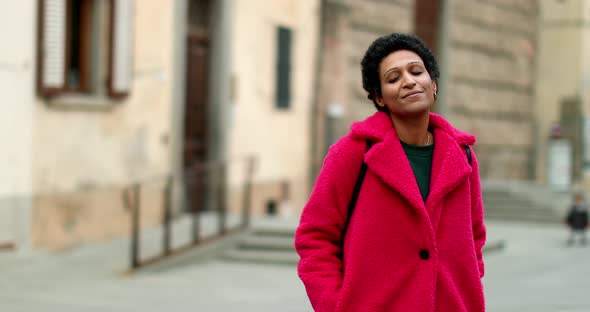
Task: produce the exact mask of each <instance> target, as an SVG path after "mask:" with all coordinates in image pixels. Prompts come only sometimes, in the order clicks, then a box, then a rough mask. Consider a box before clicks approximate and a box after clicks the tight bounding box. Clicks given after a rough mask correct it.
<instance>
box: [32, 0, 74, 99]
mask: <svg viewBox="0 0 590 312" xmlns="http://www.w3.org/2000/svg"><path fill="white" fill-rule="evenodd" d="M66 9H67V8H66V0H40V1H39V29H38V31H39V41H38V53H39V56H38V64H37V66H38V67H37V68H38V71H37V89H38V91H39V94H40V95H43V96H51V95H57V94H59V93H61V92H62V91H63V89H64V87H65V71H66V69H65V59H66Z"/></svg>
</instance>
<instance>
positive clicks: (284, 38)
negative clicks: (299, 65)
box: [275, 26, 293, 109]
mask: <svg viewBox="0 0 590 312" xmlns="http://www.w3.org/2000/svg"><path fill="white" fill-rule="evenodd" d="M277 34H278V38H277V76H276V89H275V90H276V91H275V92H276V102H275V103H276V104H275V105H276V108H279V109H288V108H289V107H290V105H291V44H292V37H293V35H292V31H291V29H289V28H286V27H282V26H279V27H278V31H277Z"/></svg>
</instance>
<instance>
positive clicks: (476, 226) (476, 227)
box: [470, 150, 486, 277]
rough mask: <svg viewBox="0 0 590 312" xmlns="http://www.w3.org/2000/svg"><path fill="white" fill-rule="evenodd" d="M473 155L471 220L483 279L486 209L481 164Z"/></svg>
mask: <svg viewBox="0 0 590 312" xmlns="http://www.w3.org/2000/svg"><path fill="white" fill-rule="evenodd" d="M471 155H473V163H472V166H471V167H472V172H471V178H470V179H471V181H470V184H471V218H472V226H473V239H474V241H475V254H476V256H477V262H478V267H479V276H480V277H483V276H484V273H485V267H484V261H483V253H482V249H483V246H484V244H485V242H486V226H485V224H484V207H483V197H482V193H481V181H480V176H479V163H478V162H477V159H476V156H475V153H474V152H473V150H472V151H471Z"/></svg>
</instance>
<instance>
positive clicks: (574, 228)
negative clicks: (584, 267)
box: [565, 194, 588, 245]
mask: <svg viewBox="0 0 590 312" xmlns="http://www.w3.org/2000/svg"><path fill="white" fill-rule="evenodd" d="M565 222H566V223H567V225H568V226H569V228H570V230H571V234H570V237H569V238H568V240H567V244H568V245H573V244H574V242H575V238H576V236H579V237H580V243H581V244H582V245H586V228H587V227H588V207H587V206H586V204H585V203H584V197H583V196H582V194H576V195H575V197H574V203H573V204H572V205H571V206H570V208H569V211H568V213H567V216H566V219H565Z"/></svg>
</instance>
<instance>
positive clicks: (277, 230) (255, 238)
mask: <svg viewBox="0 0 590 312" xmlns="http://www.w3.org/2000/svg"><path fill="white" fill-rule="evenodd" d="M294 236H295V226H294V225H287V226H280V223H279V225H278V226H277V225H274V226H270V225H262V226H260V225H259V226H256V225H255V226H253V229H252V230H251V231H249V232H248V233H246V234H245V235H244V237H242V238H241V239H240V240H239V241H238V243H237V244H235V246H234V247H233V248H230V249H228V250H226V251H225V252H224V253H223V255H222V256H221V259H223V260H226V261H238V262H250V263H262V264H282V265H296V264H297V262H298V261H299V256H298V255H297V253H296V252H295V247H294V246H293V238H294Z"/></svg>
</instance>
